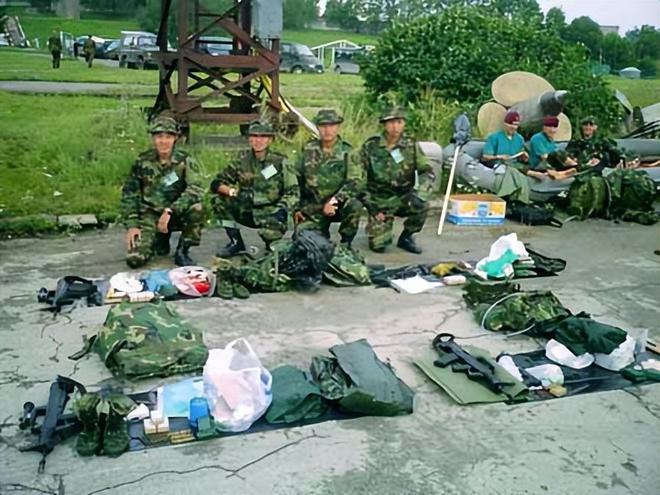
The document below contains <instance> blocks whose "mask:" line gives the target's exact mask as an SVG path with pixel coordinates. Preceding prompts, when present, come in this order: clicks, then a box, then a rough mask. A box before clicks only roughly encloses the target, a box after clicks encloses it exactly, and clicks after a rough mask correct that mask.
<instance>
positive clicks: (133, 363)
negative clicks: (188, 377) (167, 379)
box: [70, 301, 208, 379]
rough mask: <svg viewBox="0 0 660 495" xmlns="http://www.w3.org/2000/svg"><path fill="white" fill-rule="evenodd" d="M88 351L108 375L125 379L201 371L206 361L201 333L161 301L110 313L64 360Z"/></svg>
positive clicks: (125, 306)
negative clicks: (102, 364)
mask: <svg viewBox="0 0 660 495" xmlns="http://www.w3.org/2000/svg"><path fill="white" fill-rule="evenodd" d="M91 350H93V351H94V352H96V353H97V354H98V355H99V356H100V357H101V359H102V360H103V362H104V363H105V365H106V366H107V367H108V369H109V370H110V371H112V373H113V374H115V375H118V376H121V377H125V378H128V379H140V378H147V377H151V376H169V375H176V374H179V373H189V372H194V371H201V370H202V368H203V367H204V363H205V362H206V358H207V356H208V350H207V348H206V345H204V341H203V339H202V332H201V331H199V330H197V329H196V328H194V327H192V326H190V325H189V324H188V323H187V322H186V321H185V320H184V319H183V318H182V317H181V316H180V315H179V314H178V313H177V312H176V311H175V310H174V308H173V307H172V306H170V305H168V304H167V303H165V302H163V301H157V302H149V303H130V302H127V301H126V302H122V303H121V304H119V305H117V306H113V307H112V308H110V310H109V311H108V316H107V317H106V319H105V323H104V324H103V327H102V328H101V330H99V332H98V333H97V334H96V335H93V336H92V337H90V338H89V339H87V338H85V347H84V348H83V349H82V350H80V351H79V352H77V353H76V354H74V355H73V356H70V359H80V358H81V357H82V356H84V355H85V354H87V353H88V352H89V351H91Z"/></svg>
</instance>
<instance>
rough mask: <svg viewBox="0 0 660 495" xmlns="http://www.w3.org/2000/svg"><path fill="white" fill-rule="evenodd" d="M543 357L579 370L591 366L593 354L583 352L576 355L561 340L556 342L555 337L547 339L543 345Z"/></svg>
mask: <svg viewBox="0 0 660 495" xmlns="http://www.w3.org/2000/svg"><path fill="white" fill-rule="evenodd" d="M545 357H547V358H548V359H549V360H551V361H554V362H555V363H557V364H561V365H562V366H568V367H569V368H573V369H574V370H581V369H582V368H586V367H587V366H591V365H592V364H593V362H594V356H593V355H592V354H589V353H588V352H585V353H584V354H580V355H579V356H576V355H575V354H573V353H572V352H571V350H570V349H569V348H568V347H566V346H565V345H564V344H562V343H561V342H557V341H556V340H555V339H550V340H548V343H547V344H546V345H545Z"/></svg>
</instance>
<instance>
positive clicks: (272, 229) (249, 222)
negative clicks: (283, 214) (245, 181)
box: [213, 196, 287, 244]
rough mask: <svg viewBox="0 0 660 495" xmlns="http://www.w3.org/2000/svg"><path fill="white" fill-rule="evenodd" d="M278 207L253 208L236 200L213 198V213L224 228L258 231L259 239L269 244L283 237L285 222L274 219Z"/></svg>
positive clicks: (225, 197)
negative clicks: (247, 228)
mask: <svg viewBox="0 0 660 495" xmlns="http://www.w3.org/2000/svg"><path fill="white" fill-rule="evenodd" d="M281 208H282V207H281V206H279V205H264V206H254V205H252V204H250V203H245V202H241V201H240V200H238V199H237V198H229V197H227V196H218V197H215V198H213V213H214V214H215V216H216V218H217V219H218V220H219V221H220V225H221V226H222V227H225V228H239V227H240V226H241V225H244V226H245V227H250V228H253V229H258V233H259V237H261V239H262V240H263V241H264V242H265V243H267V244H269V243H271V242H273V241H277V240H279V239H281V238H282V237H284V234H286V230H287V222H286V221H285V222H282V221H281V220H280V219H278V218H276V217H275V216H274V215H275V213H276V212H277V211H278V210H280V209H281Z"/></svg>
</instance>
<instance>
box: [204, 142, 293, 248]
mask: <svg viewBox="0 0 660 495" xmlns="http://www.w3.org/2000/svg"><path fill="white" fill-rule="evenodd" d="M223 184H224V185H227V186H229V187H233V188H235V189H237V190H238V195H237V196H236V197H229V196H220V195H218V194H217V192H218V187H220V185H223ZM211 193H212V194H214V197H213V211H214V213H215V216H216V217H217V218H218V219H219V220H220V224H221V225H222V226H223V227H226V228H237V227H238V224H241V225H245V226H247V227H253V228H257V229H259V236H260V237H261V238H262V239H263V240H264V242H265V243H266V244H270V243H271V242H273V241H276V240H278V239H281V238H282V237H283V236H284V234H285V233H286V230H287V219H288V212H291V211H293V209H294V208H295V206H296V205H297V203H298V183H297V182H296V175H295V173H294V170H293V168H292V167H291V165H290V164H289V162H288V161H287V158H286V156H284V155H282V154H281V153H277V152H274V151H270V150H267V151H266V157H265V158H264V159H263V160H259V159H258V158H257V157H256V156H255V154H254V151H253V150H246V151H242V152H240V153H238V154H237V155H236V156H235V157H234V159H233V160H232V162H231V163H230V164H229V166H228V167H227V168H225V169H224V170H223V171H222V172H220V173H219V174H218V175H217V176H216V178H215V179H214V180H213V182H211ZM282 211H283V213H281V212H282ZM278 212H280V213H278Z"/></svg>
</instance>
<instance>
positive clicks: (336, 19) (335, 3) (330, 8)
mask: <svg viewBox="0 0 660 495" xmlns="http://www.w3.org/2000/svg"><path fill="white" fill-rule="evenodd" d="M359 14H360V12H359V10H358V1H357V0H328V3H326V5H325V13H324V17H325V20H326V21H327V22H328V24H330V25H333V26H338V27H340V28H342V29H350V30H352V31H357V30H358V28H359V25H360V21H359V19H358V16H359Z"/></svg>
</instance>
